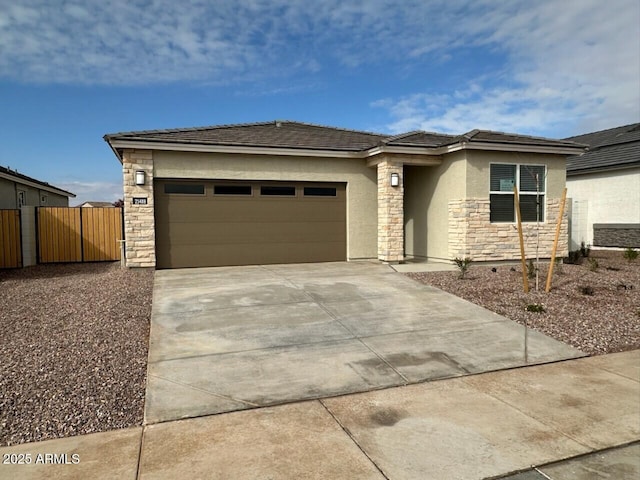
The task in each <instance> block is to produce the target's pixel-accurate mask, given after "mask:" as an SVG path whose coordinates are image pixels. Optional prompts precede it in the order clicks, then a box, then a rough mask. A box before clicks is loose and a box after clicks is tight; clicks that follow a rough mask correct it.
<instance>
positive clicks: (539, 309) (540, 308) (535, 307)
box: [524, 303, 546, 313]
mask: <svg viewBox="0 0 640 480" xmlns="http://www.w3.org/2000/svg"><path fill="white" fill-rule="evenodd" d="M524 309H525V310H526V311H527V312H533V313H544V312H546V310H545V308H544V305H542V304H541V303H530V304H529V305H527V306H526V307H524Z"/></svg>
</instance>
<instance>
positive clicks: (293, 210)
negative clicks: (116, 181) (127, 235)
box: [160, 197, 346, 223]
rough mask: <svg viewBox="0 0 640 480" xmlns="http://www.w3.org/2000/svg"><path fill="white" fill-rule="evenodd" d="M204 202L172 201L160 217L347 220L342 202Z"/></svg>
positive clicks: (172, 219)
mask: <svg viewBox="0 0 640 480" xmlns="http://www.w3.org/2000/svg"><path fill="white" fill-rule="evenodd" d="M207 200H208V201H202V202H184V201H182V202H173V201H172V202H171V203H170V204H169V205H168V206H167V207H166V211H165V215H166V216H163V217H162V218H161V219H160V222H162V221H163V220H164V221H165V222H171V223H194V222H213V223H233V222H276V223H278V222H279V223H281V222H286V221H288V219H291V218H299V217H301V216H302V217H304V216H307V215H308V214H309V212H313V218H314V219H315V220H317V221H319V222H322V221H331V220H336V219H338V220H341V221H344V220H345V219H346V211H345V204H344V203H341V202H337V201H336V202H301V201H297V202H296V200H294V199H289V200H288V201H282V200H280V201H276V202H274V201H272V200H271V199H269V200H266V201H264V200H263V201H260V200H259V199H255V200H253V201H224V200H222V201H220V200H217V199H216V198H215V197H209V198H208V199H207Z"/></svg>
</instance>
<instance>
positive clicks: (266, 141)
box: [104, 121, 583, 268]
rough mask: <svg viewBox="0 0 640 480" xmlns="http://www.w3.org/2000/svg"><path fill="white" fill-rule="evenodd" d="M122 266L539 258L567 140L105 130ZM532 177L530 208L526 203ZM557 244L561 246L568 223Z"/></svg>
mask: <svg viewBox="0 0 640 480" xmlns="http://www.w3.org/2000/svg"><path fill="white" fill-rule="evenodd" d="M104 139H105V141H107V143H108V144H109V145H110V147H111V148H112V150H113V151H114V153H115V154H116V156H117V157H118V159H119V160H120V162H121V163H122V165H123V174H124V194H125V198H124V210H125V213H124V216H125V220H124V222H125V230H126V239H127V244H126V259H127V265H129V266H142V267H145V266H146V267H154V266H155V267H158V268H178V267H196V266H218V265H251V264H269V263H296V262H320V261H339V260H357V259H378V260H380V261H383V262H390V263H394V262H402V261H404V260H405V259H412V258H415V259H428V260H439V261H450V260H451V259H452V258H454V257H465V256H469V257H471V258H473V259H474V260H477V261H482V260H512V259H516V258H519V255H520V248H519V242H518V234H517V230H516V227H515V212H514V206H513V204H514V198H513V186H514V185H516V186H518V187H519V189H520V191H521V195H520V203H521V205H522V211H523V219H524V221H525V224H524V230H525V239H526V244H527V252H528V255H529V256H533V255H534V254H535V253H534V249H535V245H536V220H537V219H538V215H539V220H540V228H539V238H540V254H541V256H544V255H546V256H547V257H549V256H550V255H551V247H552V243H553V239H554V234H555V229H556V222H557V216H558V213H559V203H560V198H561V194H562V191H563V189H564V187H565V162H566V157H567V156H568V155H575V154H578V153H580V152H581V151H583V146H581V145H579V144H576V143H574V142H571V141H564V140H551V139H546V138H537V137H529V136H524V135H517V134H506V133H500V132H491V131H481V130H474V131H472V132H469V133H467V134H464V135H444V134H438V133H428V132H421V131H417V132H409V133H405V134H402V135H395V136H390V135H382V134H375V133H369V132H361V131H353V130H344V129H340V128H332V127H325V126H319V125H310V124H305V123H298V122H289V121H275V122H266V123H254V124H244V125H223V126H213V127H203V128H187V129H176V130H155V131H139V132H126V133H115V134H108V135H105V137H104ZM536 175H537V176H538V178H539V180H540V181H539V190H540V199H541V202H540V208H539V210H538V211H536V181H535V178H536ZM562 232H563V234H562V236H561V243H560V247H559V250H558V255H562V254H563V253H565V252H566V251H567V221H566V217H565V221H564V222H563V230H562Z"/></svg>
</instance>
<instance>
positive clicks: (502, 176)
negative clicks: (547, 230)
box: [489, 163, 547, 223]
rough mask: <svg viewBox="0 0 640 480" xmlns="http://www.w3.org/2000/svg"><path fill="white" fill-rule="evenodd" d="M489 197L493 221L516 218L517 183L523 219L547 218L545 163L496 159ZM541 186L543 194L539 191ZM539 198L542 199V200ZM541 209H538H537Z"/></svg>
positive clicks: (524, 220)
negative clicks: (545, 215) (514, 162)
mask: <svg viewBox="0 0 640 480" xmlns="http://www.w3.org/2000/svg"><path fill="white" fill-rule="evenodd" d="M490 169H491V173H490V180H489V183H490V186H489V198H490V201H491V214H490V217H491V222H492V223H499V222H515V221H516V211H515V206H514V202H513V187H514V186H517V187H518V192H519V200H520V213H521V215H522V221H523V222H535V221H537V220H540V221H541V222H542V221H544V201H545V192H546V183H547V182H546V180H547V169H546V166H545V165H521V164H512V163H492V164H491V165H490ZM538 189H539V192H540V194H539V196H538V194H537V191H538ZM538 199H539V202H538ZM536 212H537V213H536Z"/></svg>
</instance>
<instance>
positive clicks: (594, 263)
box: [588, 258, 600, 272]
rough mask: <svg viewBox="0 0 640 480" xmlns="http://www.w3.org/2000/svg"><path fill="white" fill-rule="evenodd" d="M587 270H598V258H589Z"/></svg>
mask: <svg viewBox="0 0 640 480" xmlns="http://www.w3.org/2000/svg"><path fill="white" fill-rule="evenodd" d="M588 260H589V270H591V271H592V272H595V271H597V270H598V267H599V266H600V265H599V264H598V260H596V259H595V258H589V259H588Z"/></svg>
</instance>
